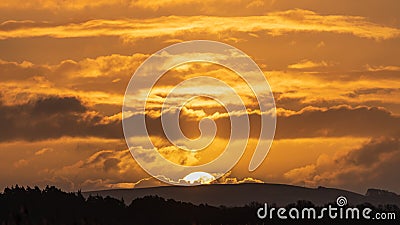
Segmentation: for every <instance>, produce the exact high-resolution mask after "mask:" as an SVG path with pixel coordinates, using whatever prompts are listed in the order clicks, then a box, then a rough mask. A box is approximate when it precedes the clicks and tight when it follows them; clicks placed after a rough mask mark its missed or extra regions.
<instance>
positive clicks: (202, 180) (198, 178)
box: [183, 172, 215, 184]
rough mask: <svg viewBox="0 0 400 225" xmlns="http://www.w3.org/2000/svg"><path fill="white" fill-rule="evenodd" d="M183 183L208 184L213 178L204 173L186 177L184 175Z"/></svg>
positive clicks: (191, 174)
mask: <svg viewBox="0 0 400 225" xmlns="http://www.w3.org/2000/svg"><path fill="white" fill-rule="evenodd" d="M183 180H184V181H186V182H188V183H190V184H194V183H198V184H210V183H211V182H212V181H214V180H215V177H214V176H213V175H211V174H209V173H206V172H193V173H190V174H188V175H186V176H185V177H184V178H183Z"/></svg>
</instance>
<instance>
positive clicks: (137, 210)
mask: <svg viewBox="0 0 400 225" xmlns="http://www.w3.org/2000/svg"><path fill="white" fill-rule="evenodd" d="M232 197H234V196H232ZM259 207H261V204H259V203H251V204H249V205H246V206H243V207H224V206H220V207H214V206H209V205H203V204H201V205H193V204H191V203H185V202H179V201H175V200H172V199H169V200H165V199H163V198H160V197H157V196H147V197H144V198H138V199H135V200H133V201H132V202H131V203H129V204H126V203H125V202H124V200H123V199H115V198H111V197H105V198H103V197H101V196H90V197H88V198H87V199H86V198H85V197H83V195H82V194H81V192H77V193H66V192H63V191H62V190H60V189H58V188H56V187H54V186H52V187H49V186H48V187H46V188H45V189H43V190H41V189H39V188H38V187H35V188H30V187H27V188H24V187H20V186H15V187H12V188H6V189H5V190H4V192H3V193H1V194H0V224H1V225H36V224H38V225H39V224H43V225H52V224H59V225H61V224H66V225H67V224H71V225H75V224H76V225H81V224H82V225H84V224H85V225H86V224H87V225H91V224H96V225H97V224H99V225H100V224H104V225H114V224H115V225H124V224H126V225H128V224H129V225H134V224H151V225H153V224H157V225H168V224H175V225H180V224H182V225H191V224H337V223H338V222H340V224H345V223H347V224H377V221H373V220H370V221H368V220H349V221H346V220H341V221H338V220H332V219H324V220H291V219H288V220H279V219H277V218H275V219H272V220H271V219H264V220H260V219H258V217H257V214H256V213H257V209H258V208H259ZM289 207H296V208H298V209H301V208H304V207H315V206H314V205H313V204H312V203H311V202H308V201H298V202H297V203H294V204H290V205H288V206H287V208H289ZM358 207H360V208H363V207H370V208H372V209H373V210H374V211H375V212H387V211H390V212H396V214H397V215H399V212H400V210H399V208H398V207H397V206H394V205H386V206H378V207H375V206H372V205H370V204H365V205H364V206H363V205H360V206H358ZM315 208H318V207H315ZM380 222H381V223H382V222H385V223H386V224H399V223H398V222H399V220H398V219H396V220H395V221H394V220H390V221H380Z"/></svg>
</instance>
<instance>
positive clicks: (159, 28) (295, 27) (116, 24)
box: [0, 9, 400, 40]
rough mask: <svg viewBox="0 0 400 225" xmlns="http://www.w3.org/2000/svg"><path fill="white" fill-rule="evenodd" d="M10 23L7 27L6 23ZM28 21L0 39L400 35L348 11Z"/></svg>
mask: <svg viewBox="0 0 400 225" xmlns="http://www.w3.org/2000/svg"><path fill="white" fill-rule="evenodd" d="M6 25H7V26H8V29H7V30H5V29H4V26H6ZM25 25H26V21H22V22H21V25H20V26H18V22H17V21H14V26H13V27H14V29H9V25H8V24H7V22H6V23H3V24H2V26H3V28H1V26H0V30H1V31H0V39H9V38H27V37H54V38H70V37H94V36H119V37H122V38H124V39H125V40H135V39H143V38H152V37H158V38H159V37H162V36H166V37H171V38H173V37H178V36H179V35H184V34H187V33H202V32H206V33H208V34H221V33H224V32H227V31H229V32H265V34H268V35H283V34H286V33H290V32H332V33H339V34H351V35H354V36H357V37H361V38H370V39H375V40H383V39H391V38H396V37H399V35H400V30H399V29H397V28H394V27H388V26H384V25H379V24H376V23H373V22H369V21H368V20H367V19H366V18H364V17H359V16H346V15H319V14H317V13H315V12H312V11H308V10H301V9H295V10H288V11H281V12H273V13H269V14H267V15H265V16H248V17H216V16H188V17H184V16H168V17H160V18H152V19H145V20H138V19H124V20H102V19H98V20H90V21H87V22H83V23H69V24H63V25H55V24H54V25H52V24H48V25H47V26H45V25H43V23H40V25H37V26H34V25H32V24H31V23H30V24H29V26H28V27H27V26H25Z"/></svg>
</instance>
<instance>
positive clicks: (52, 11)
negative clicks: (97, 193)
mask: <svg viewBox="0 0 400 225" xmlns="http://www.w3.org/2000/svg"><path fill="white" fill-rule="evenodd" d="M399 11H400V4H399V3H398V1H396V0H384V1H373V0H365V1H363V3H362V4H360V3H359V2H356V1H354V2H350V1H345V0H335V1H333V0H328V1H325V2H324V4H321V3H319V1H317V0H298V1H295V2H294V1H289V0H270V1H260V0H234V1H226V0H223V1H215V0H206V1H191V0H189V1H187V0H186V1H180V0H178V1H176V0H175V1H169V0H158V1H142V0H139V1H128V0H127V1H113V0H111V1H97V2H96V3H91V2H89V1H47V0H33V1H7V0H6V1H2V2H1V3H0V77H1V82H0V124H1V125H0V126H1V133H0V152H1V155H2V157H0V178H1V179H0V188H4V187H6V186H11V185H13V184H20V185H30V186H33V185H39V186H42V185H46V184H52V185H57V186H59V187H61V188H63V189H65V190H78V189H82V190H94V189H105V188H115V187H135V186H136V187H144V186H151V185H159V182H157V181H156V180H155V179H151V178H149V175H148V174H146V173H145V172H144V171H143V170H142V169H141V168H140V167H139V166H138V165H137V164H136V162H135V161H134V160H133V158H132V156H131V155H130V153H129V151H128V150H127V146H126V144H125V140H124V139H123V133H122V127H121V107H122V102H123V97H124V93H125V88H126V86H127V84H128V82H129V80H130V78H131V75H132V74H133V73H134V72H135V70H136V68H137V67H138V66H139V65H140V64H141V63H142V62H143V61H144V60H145V59H146V58H148V57H149V56H150V55H151V54H152V53H154V52H156V51H158V50H160V49H162V48H164V47H167V46H169V45H170V44H173V43H178V42H182V41H189V40H197V39H207V40H215V41H220V42H224V43H227V44H230V45H232V46H234V47H236V48H238V49H240V50H242V51H244V52H245V53H246V54H248V55H249V56H250V57H251V58H252V59H253V60H254V61H255V62H256V63H257V64H258V65H259V66H260V68H261V69H262V71H263V73H264V75H265V77H266V78H267V79H268V82H269V83H270V85H271V88H272V91H273V93H274V96H275V101H276V107H277V114H278V118H277V130H276V136H275V141H274V143H273V145H272V148H271V150H270V153H269V155H268V156H267V158H266V160H265V161H264V163H263V164H262V165H261V167H259V168H258V169H257V170H256V171H255V172H251V173H250V172H248V171H247V167H248V164H249V161H250V157H251V153H252V152H251V145H252V144H254V142H253V140H251V141H250V146H249V149H248V151H247V152H246V153H245V155H244V157H243V158H242V159H241V160H240V161H239V163H238V165H237V166H235V167H234V168H233V169H232V171H231V172H230V173H229V174H227V175H226V176H224V177H223V178H222V179H221V180H220V181H219V182H221V183H240V182H272V183H275V182H276V183H287V184H295V185H301V186H308V187H315V186H319V185H322V186H329V187H337V188H344V189H348V190H353V191H357V192H361V193H364V192H365V191H366V189H367V188H371V187H374V188H382V189H388V190H391V191H395V192H397V193H400V185H399V182H398V180H399V179H398V178H399V176H398V175H397V174H396V172H395V171H397V170H398V169H399V165H400V136H399V134H400V129H399V128H400V64H399V59H400V51H399V49H400V16H399V14H398V12H399ZM188 68H189V69H188ZM230 72H231V71H228V70H226V69H224V68H218V67H212V66H209V65H197V66H196V65H191V66H188V67H186V68H184V69H180V70H179V68H178V69H177V70H175V71H170V74H167V75H168V78H166V79H165V80H164V81H163V80H161V81H160V82H159V85H158V87H157V88H155V89H154V90H153V91H154V94H155V95H154V96H152V97H154V99H153V98H151V100H154V101H153V102H152V103H153V105H149V107H152V108H154V109H158V108H159V104H160V103H159V102H157V101H158V100H160V98H159V97H160V96H161V100H162V96H163V93H164V92H165V91H166V90H167V88H168V87H169V88H170V87H171V86H173V85H175V84H176V83H179V82H180V81H181V80H183V79H184V77H185V76H188V77H192V76H196V74H207V75H209V76H213V77H217V78H220V79H224V80H225V81H226V82H227V83H228V84H230V85H232V86H236V87H237V88H238V89H239V90H241V91H240V92H241V95H242V96H244V97H245V98H246V99H247V104H248V107H249V108H251V109H253V110H256V108H254V105H253V104H252V103H253V100H252V98H251V96H249V93H248V92H246V90H245V89H242V86H241V85H242V84H241V83H240V81H238V80H237V79H234V78H232V76H229V75H228V74H229V73H230ZM201 85H204V87H205V90H207V88H209V89H210V87H206V86H207V85H205V84H201ZM201 85H200V86H201ZM221 95H223V93H222V94H221ZM177 101H178V100H177ZM188 109H190V110H187V111H186V112H185V113H183V115H181V116H182V117H181V119H182V120H183V121H186V124H187V125H186V127H185V126H183V129H184V132H186V134H187V135H188V136H191V135H192V136H196V135H197V134H198V130H197V127H196V126H194V127H196V129H193V126H191V124H192V123H196V121H198V120H199V119H201V117H204V116H211V115H213V114H214V113H215V112H220V113H222V112H223V111H222V109H221V108H219V106H218V105H215V104H209V102H208V101H205V100H204V99H200V100H198V101H197V102H196V101H194V102H192V105H190V106H188ZM153 116H154V117H155V118H154V119H155V120H156V119H157V116H158V115H157V113H155V114H153ZM220 117H221V118H223V116H220ZM221 118H219V117H218V116H214V119H216V120H217V121H218V120H220V121H221V122H220V123H221V124H224V121H223V119H221ZM219 128H221V129H222V130H220V133H218V135H219V136H218V138H217V140H216V141H215V143H214V145H213V146H212V148H210V149H208V150H206V151H205V153H203V155H202V156H201V155H199V156H193V155H189V154H186V155H185V154H181V153H179V152H178V153H176V152H175V150H173V149H172V150H171V149H170V148H168V147H169V146H168V145H165V143H164V142H163V140H162V138H160V136H159V135H158V134H157V130H158V129H157V127H156V126H155V125H153V127H152V129H153V130H154V140H155V141H156V142H157V141H158V142H157V144H158V145H160V146H161V147H164V149H161V150H160V151H161V152H163V154H165V156H166V157H167V158H168V157H169V158H170V160H172V161H175V162H183V163H185V164H188V165H195V164H197V163H201V162H200V161H201V160H204V161H208V160H211V156H214V155H218V154H219V153H220V148H219V147H218V146H220V145H224V141H225V140H224V137H225V136H226V134H224V132H225V131H224V129H227V128H226V127H224V126H220V127H219ZM185 129H186V130H185ZM252 132H255V131H252Z"/></svg>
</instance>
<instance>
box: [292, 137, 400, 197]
mask: <svg viewBox="0 0 400 225" xmlns="http://www.w3.org/2000/svg"><path fill="white" fill-rule="evenodd" d="M322 158H323V159H322ZM322 158H321V159H319V160H317V162H316V163H315V164H311V165H307V166H304V167H301V168H296V169H293V170H291V171H289V172H287V173H286V174H285V176H287V177H289V178H291V179H293V180H295V182H294V183H296V184H309V185H326V186H336V187H338V186H340V187H342V188H345V189H350V190H355V191H358V192H360V193H362V192H365V191H366V190H367V189H368V188H378V189H386V190H392V191H395V192H397V193H400V188H399V183H398V180H399V175H398V173H397V171H398V170H399V165H400V138H399V137H398V136H393V137H384V138H374V139H372V140H371V141H369V142H368V143H365V144H364V145H363V146H361V147H360V148H357V149H353V150H351V151H349V152H347V153H345V154H337V155H335V156H333V157H328V156H325V157H322Z"/></svg>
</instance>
